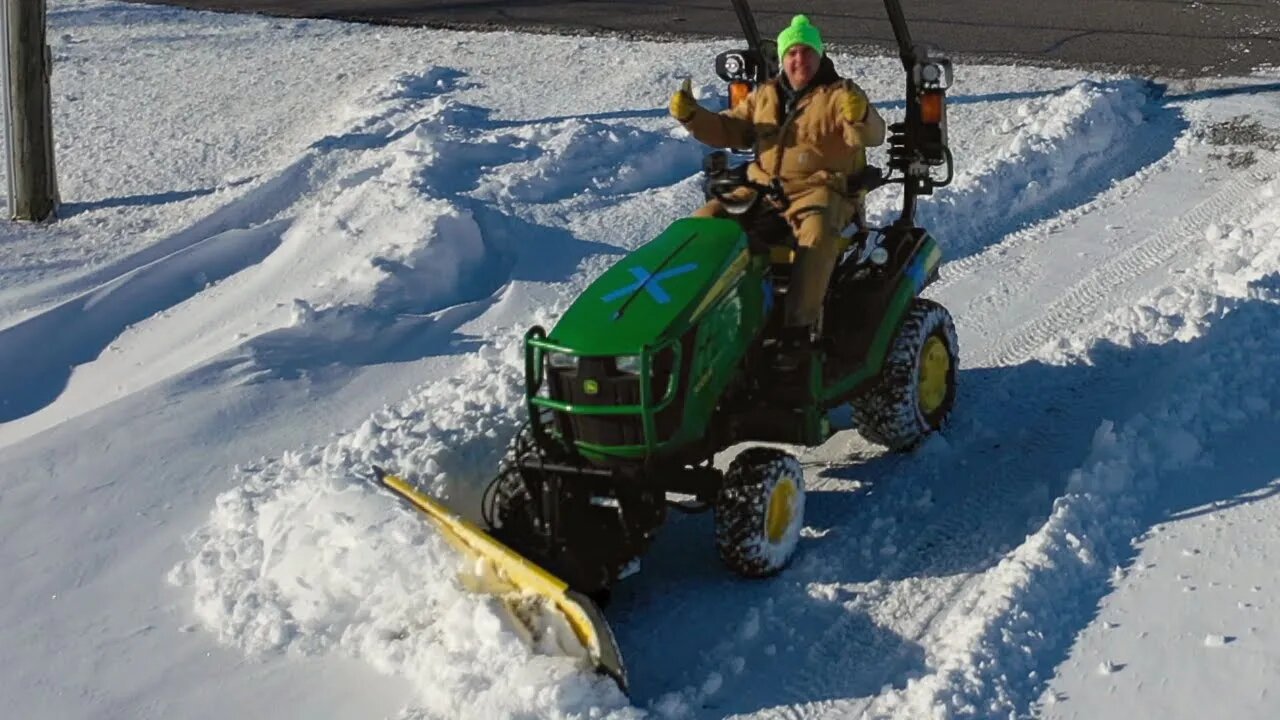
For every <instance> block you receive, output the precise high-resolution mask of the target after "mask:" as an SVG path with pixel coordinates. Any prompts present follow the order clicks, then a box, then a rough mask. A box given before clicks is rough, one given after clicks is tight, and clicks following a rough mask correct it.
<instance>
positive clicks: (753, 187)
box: [707, 177, 789, 217]
mask: <svg viewBox="0 0 1280 720" xmlns="http://www.w3.org/2000/svg"><path fill="white" fill-rule="evenodd" d="M743 188H746V189H747V190H750V191H751V194H750V195H749V196H747V197H737V196H736V194H737V192H738V191H739V190H741V189H743ZM707 194H708V195H710V196H711V197H713V198H715V199H716V200H718V201H719V202H720V204H721V205H722V206H724V211H725V212H726V213H728V214H730V215H733V216H734V217H740V216H743V215H750V214H752V213H754V212H755V211H756V210H758V209H759V208H760V204H761V202H762V201H768V203H769V205H770V206H772V207H773V208H776V209H777V210H785V209H786V208H787V205H788V204H789V201H788V200H787V194H786V193H784V192H783V191H782V181H780V180H778V179H777V178H774V179H773V182H772V183H770V184H768V185H765V184H763V183H758V182H755V181H753V180H747V179H746V178H737V177H718V178H714V179H712V180H711V181H710V182H708V183H707Z"/></svg>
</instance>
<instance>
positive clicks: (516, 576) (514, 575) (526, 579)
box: [373, 467, 627, 693]
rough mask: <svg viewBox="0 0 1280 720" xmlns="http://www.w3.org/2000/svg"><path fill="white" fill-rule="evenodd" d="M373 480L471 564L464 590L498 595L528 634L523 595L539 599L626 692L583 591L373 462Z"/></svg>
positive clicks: (596, 612) (607, 633) (604, 626)
mask: <svg viewBox="0 0 1280 720" xmlns="http://www.w3.org/2000/svg"><path fill="white" fill-rule="evenodd" d="M373 470H374V474H375V475H376V476H377V478H378V482H379V483H380V484H381V485H382V486H383V487H384V488H386V489H387V490H390V491H391V492H392V493H394V494H395V495H396V496H398V497H400V498H401V499H402V500H404V501H405V502H408V503H409V504H410V505H413V506H414V507H415V508H417V509H418V510H419V511H421V512H422V514H424V515H426V516H427V518H428V519H429V520H431V522H432V523H433V524H434V525H435V526H436V527H437V528H438V529H439V530H440V532H441V533H442V534H443V535H444V537H445V539H446V540H448V541H449V544H451V545H453V546H454V547H455V548H457V549H458V551H459V552H461V553H462V554H463V555H464V556H465V557H467V558H468V559H469V560H472V561H474V562H473V567H474V568H476V569H475V570H474V571H473V572H472V573H471V574H469V575H464V576H463V578H462V579H463V584H464V585H465V586H466V587H467V589H469V590H473V591H477V592H483V593H486V594H489V595H494V596H497V597H499V598H500V599H502V600H503V602H504V603H505V604H506V605H507V607H508V609H509V610H510V611H511V613H512V615H513V616H514V619H515V620H516V621H517V622H518V623H520V624H522V625H524V626H525V630H526V631H528V632H529V633H537V632H538V628H536V627H533V626H532V625H531V624H530V622H531V621H530V620H529V603H528V600H529V599H531V598H532V599H535V600H541V601H542V602H543V603H544V604H545V606H546V607H548V608H549V609H552V610H554V613H555V615H556V616H558V618H560V619H561V620H562V621H563V623H564V624H566V625H567V626H568V628H569V629H570V630H571V631H572V635H573V638H574V639H575V640H576V642H577V644H578V645H579V646H580V649H581V650H582V653H573V654H579V655H585V657H586V658H587V660H588V661H589V662H590V663H591V664H592V665H593V666H594V669H595V671H596V672H599V673H602V674H605V675H608V676H609V677H611V678H613V680H614V681H615V682H617V683H618V687H619V688H621V689H622V691H623V692H624V693H625V692H626V691H627V673H626V669H625V668H624V667H623V665H622V653H621V652H620V651H619V650H618V644H617V641H616V640H614V637H613V631H612V630H611V629H610V628H609V624H608V623H607V622H606V621H605V619H604V614H603V613H601V612H600V608H598V607H597V606H596V604H595V603H594V602H592V601H591V599H590V598H588V597H587V596H585V595H582V594H581V593H578V592H575V591H573V590H572V589H571V588H570V587H569V586H568V584H566V583H565V582H564V581H563V580H561V579H560V578H558V577H556V576H555V575H552V574H551V573H549V572H547V571H546V570H545V569H543V568H542V567H541V566H539V565H537V564H536V563H533V562H531V561H530V560H529V559H528V558H526V557H524V556H523V555H521V554H520V553H518V552H516V551H515V550H512V549H511V548H509V547H507V546H506V545H504V544H502V543H501V542H499V541H498V540H497V539H495V538H494V537H493V536H492V535H490V534H489V533H487V532H485V531H484V530H481V529H480V528H479V527H478V526H477V525H475V524H474V523H472V522H470V521H468V520H466V519H465V518H463V517H460V516H459V515H458V514H457V513H454V512H452V511H451V510H449V509H448V508H446V507H445V506H444V505H442V504H440V503H439V502H437V501H435V500H433V499H432V498H430V497H429V496H427V495H426V494H424V493H422V492H421V491H419V490H418V489H417V488H416V487H414V486H413V485H411V484H409V483H408V482H407V481H405V480H404V479H402V478H399V477H397V476H395V475H392V474H390V473H388V472H386V471H385V470H383V469H382V468H380V467H374V469H373ZM526 639H527V640H528V639H529V638H526Z"/></svg>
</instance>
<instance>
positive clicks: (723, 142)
mask: <svg viewBox="0 0 1280 720" xmlns="http://www.w3.org/2000/svg"><path fill="white" fill-rule="evenodd" d="M829 62H830V61H829V60H827V59H825V58H824V59H823V64H824V66H825V67H824V68H822V69H821V70H819V74H818V77H816V78H815V79H814V82H815V83H823V81H824V80H826V81H827V82H825V83H824V84H820V85H819V86H817V87H813V88H811V89H810V90H809V91H808V92H806V93H805V94H804V95H803V96H802V97H801V98H800V100H799V102H798V103H797V104H796V108H795V109H794V110H793V112H792V113H791V115H790V116H789V117H784V116H783V107H784V103H785V99H784V97H783V92H784V91H783V90H782V89H781V88H779V86H778V83H779V82H781V81H782V80H781V77H776V78H774V79H772V80H770V81H769V82H767V83H764V84H763V85H761V86H759V87H757V88H756V89H755V90H754V91H753V92H752V93H751V94H750V95H748V96H747V98H746V100H744V101H743V102H741V103H739V104H738V106H737V107H736V108H733V109H730V110H725V111H722V112H719V113H714V112H711V111H709V110H706V109H705V108H702V107H698V108H697V110H696V111H695V112H694V114H693V116H692V117H690V118H689V120H687V121H686V122H684V123H683V124H684V126H685V128H687V129H688V130H689V133H690V134H692V135H693V137H694V138H696V139H697V140H699V141H700V142H702V143H705V144H707V145H710V146H712V147H718V148H746V147H751V148H754V150H755V155H756V158H755V160H754V161H753V162H752V163H751V165H750V166H749V168H748V176H749V177H750V178H751V179H752V180H754V181H756V182H759V183H768V182H770V181H771V180H772V179H773V177H774V176H777V177H778V178H779V179H781V180H782V185H783V189H784V190H785V191H786V193H787V196H788V197H790V198H791V201H792V209H793V211H794V210H801V209H804V208H817V207H824V208H825V207H827V206H829V205H832V204H837V205H839V204H842V203H841V201H844V202H850V201H852V202H855V203H856V202H857V201H858V200H860V198H851V197H847V196H845V195H844V192H845V188H846V181H847V178H848V177H849V176H850V175H853V174H855V173H857V172H859V171H860V170H862V168H864V167H865V166H866V164H867V152H866V148H868V147H874V146H876V145H879V144H880V143H882V142H884V132H885V127H884V119H883V118H881V117H880V114H879V113H878V112H876V109H875V108H874V107H872V106H871V103H870V101H868V102H867V114H866V116H865V117H864V118H863V119H862V121H861V122H855V123H848V122H845V120H844V118H842V117H841V113H840V107H841V104H842V101H843V100H844V96H845V93H851V92H852V93H858V94H860V95H862V96H863V98H864V99H865V98H866V93H864V92H863V91H862V88H860V87H858V86H857V84H855V83H854V82H853V81H851V80H842V79H840V78H839V77H838V76H837V75H836V74H835V69H834V68H832V67H830V65H829ZM832 193H837V194H838V197H835V198H833V197H832ZM833 200H834V201H836V202H835V203H833V202H832V201H833Z"/></svg>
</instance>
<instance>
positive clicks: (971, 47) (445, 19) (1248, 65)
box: [162, 0, 1280, 77]
mask: <svg viewBox="0 0 1280 720" xmlns="http://www.w3.org/2000/svg"><path fill="white" fill-rule="evenodd" d="M162 1H164V2H167V3H168V4H172V5H181V6H185V7H191V8H197V9H204V10H223V11H232V12H256V13H265V14H270V15H280V16H287V17H322V18H334V19H343V20H356V21H361V22H372V23H387V24H399V25H422V26H427V27H446V28H457V29H495V28H506V29H518V30H531V31H538V32H557V33H589V34H614V35H621V36H626V37H647V38H665V37H673V36H674V37H708V36H713V37H732V36H737V35H739V34H740V32H739V30H738V23H737V19H736V16H735V15H734V13H733V9H732V6H731V5H730V3H729V1H728V0H716V1H714V2H713V1H712V0H699V1H697V2H682V3H677V2H654V1H652V0H648V1H645V2H637V1H634V0H502V1H499V0H477V1H475V2H456V1H455V2H450V1H449V0H162ZM902 5H903V8H904V11H905V14H906V16H907V19H908V21H909V24H910V27H911V32H912V34H913V36H914V38H915V39H916V40H917V41H926V42H928V43H929V44H932V45H935V46H937V47H939V48H942V49H944V50H946V51H948V52H949V53H951V54H952V56H953V57H956V58H981V59H989V60H995V61H1013V62H1020V63H1031V64H1038V65H1050V66H1061V65H1073V66H1084V67H1099V68H1110V69H1126V70H1130V71H1134V72H1139V73H1143V74H1149V75H1159V76H1171V77H1179V76H1181V77H1187V76H1213V75H1247V74H1249V73H1250V71H1251V70H1253V69H1254V68H1256V67H1259V66H1273V67H1280V0H1224V1H1221V2H1215V1H1204V0H970V1H969V2H961V1H960V0H902ZM752 7H753V9H754V11H755V15H756V21H757V23H758V24H759V26H760V29H761V31H762V32H763V33H764V35H765V36H766V37H772V36H773V35H775V34H776V33H777V32H778V31H779V30H781V29H782V27H784V26H785V25H786V23H787V21H788V20H789V19H790V17H791V16H792V15H793V14H795V13H797V12H803V13H805V14H807V15H808V16H809V17H810V18H811V19H812V20H813V22H814V23H815V24H816V25H818V26H819V27H820V28H821V29H822V31H823V36H824V39H826V40H827V42H829V43H834V44H836V45H837V46H839V47H841V48H844V49H852V50H878V51H883V50H884V49H887V48H890V47H891V46H892V42H893V34H892V31H891V30H890V28H889V23H888V20H887V18H886V14H885V10H884V5H883V3H882V2H881V1H880V0H792V1H790V2H782V1H781V0H755V2H753V3H752Z"/></svg>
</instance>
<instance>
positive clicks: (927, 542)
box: [797, 156, 1280, 718]
mask: <svg viewBox="0 0 1280 720" xmlns="http://www.w3.org/2000/svg"><path fill="white" fill-rule="evenodd" d="M1171 170H1174V169H1171ZM1278 172H1280V157H1275V156H1273V157H1272V158H1270V159H1269V160H1268V161H1267V162H1265V163H1263V164H1261V165H1260V166H1257V167H1255V168H1253V169H1252V170H1251V172H1249V173H1247V174H1246V175H1243V176H1241V177H1237V178H1235V179H1234V180H1232V181H1229V182H1227V183H1226V185H1225V186H1224V187H1222V188H1220V189H1219V190H1217V191H1216V192H1215V193H1214V194H1213V195H1212V196H1210V197H1209V198H1208V199H1206V200H1204V201H1202V202H1200V203H1199V204H1197V205H1196V206H1194V207H1193V208H1192V209H1191V210H1189V211H1187V212H1186V213H1184V214H1182V215H1180V216H1178V217H1176V218H1173V219H1171V220H1169V221H1167V222H1166V223H1165V224H1164V225H1163V226H1162V227H1161V228H1160V229H1158V230H1157V231H1155V232H1153V233H1150V234H1148V235H1146V236H1145V237H1144V238H1143V239H1142V240H1140V241H1139V242H1138V243H1137V244H1135V245H1132V246H1130V247H1129V248H1128V249H1127V250H1125V251H1123V252H1121V253H1120V254H1119V255H1118V256H1117V257H1116V258H1114V259H1113V260H1109V261H1105V262H1103V263H1101V264H1099V265H1096V266H1094V267H1093V269H1092V270H1091V271H1090V272H1089V273H1087V274H1086V275H1085V276H1084V277H1083V278H1081V279H1080V280H1079V281H1077V282H1076V283H1074V284H1073V285H1072V286H1071V287H1070V289H1069V290H1068V291H1067V292H1066V293H1065V294H1063V295H1061V296H1059V297H1058V298H1057V299H1056V300H1054V301H1053V302H1052V303H1050V304H1049V305H1047V306H1046V307H1045V308H1044V310H1043V311H1042V312H1041V314H1040V315H1039V316H1038V317H1036V318H1035V319H1034V320H1032V321H1030V322H1027V323H1024V324H1023V325H1022V326H1021V327H1020V328H1019V329H1018V330H1017V331H1015V333H1013V334H1012V335H1011V336H1009V337H1006V338H1003V339H1002V340H1000V341H998V342H997V343H996V344H995V345H994V346H993V347H990V348H989V349H988V350H987V351H986V352H985V353H983V354H981V355H980V356H979V357H980V358H981V359H980V360H979V362H978V365H977V366H978V367H1008V366H1011V365H1015V364H1017V363H1022V362H1025V361H1026V360H1028V359H1030V358H1031V357H1033V356H1034V354H1035V352H1036V351H1037V350H1039V349H1040V348H1042V347H1043V346H1044V345H1045V344H1046V343H1047V342H1049V341H1050V340H1052V339H1053V338H1054V337H1058V336H1061V335H1062V334H1064V333H1068V332H1069V331H1071V330H1073V329H1075V328H1079V327H1081V326H1084V325H1086V324H1087V323H1088V322H1089V321H1091V320H1096V319H1097V318H1096V316H1097V314H1098V313H1099V311H1100V310H1102V309H1103V306H1104V302H1106V303H1111V304H1114V301H1115V300H1116V299H1117V296H1119V297H1120V298H1121V299H1127V298H1126V297H1125V290H1126V289H1128V288H1129V287H1130V286H1131V285H1132V284H1133V283H1134V281H1136V280H1137V279H1139V278H1141V277H1142V276H1144V275H1146V274H1148V273H1151V272H1154V271H1156V270H1158V269H1159V268H1161V267H1163V266H1165V265H1167V264H1168V263H1169V262H1170V261H1172V260H1173V259H1174V258H1176V257H1177V256H1178V255H1179V253H1180V252H1182V251H1184V250H1186V249H1187V248H1188V247H1190V246H1191V245H1192V244H1193V243H1195V242H1196V241H1198V240H1200V239H1202V238H1203V233H1204V228H1205V227H1207V226H1208V225H1210V224H1213V223H1215V222H1220V221H1223V220H1227V219H1234V218H1238V217H1241V216H1242V215H1245V214H1248V213H1251V212H1255V211H1256V210H1257V209H1258V208H1260V207H1261V205H1262V201H1261V199H1260V198H1259V197H1258V195H1257V192H1256V190H1257V189H1258V188H1260V187H1261V186H1262V185H1264V184H1265V183H1266V182H1268V181H1269V180H1270V179H1271V178H1273V177H1275V175H1276V174H1277V173H1278ZM1148 191H1149V190H1148ZM1015 275H1016V273H1015ZM1003 296H1004V297H1008V296H1009V295H1008V294H1007V293H1006V294H1004V295H1003ZM1051 377H1057V378H1058V379H1060V382H1057V383H1055V384H1054V385H1046V384H1043V383H1041V384H1039V385H1037V391H1038V396H1037V397H1036V398H1031V399H1026V398H1022V399H1019V398H1018V396H1017V395H1016V390H1017V389H1018V388H1016V387H1014V388H1005V387H1004V386H1005V385H1008V384H1010V383H1008V382H1005V383H1000V384H999V385H1000V388H999V389H1001V390H1012V391H1014V394H1012V396H1006V397H1001V398H997V399H996V400H995V401H988V402H987V403H986V404H988V405H990V406H992V407H993V409H996V408H999V409H1000V411H1001V412H1002V413H1003V414H1004V415H1005V416H1006V422H1004V423H1002V425H1004V426H1007V427H1009V428H1018V427H1023V426H1024V425H1025V426H1026V429H1025V430H1024V432H1023V434H1022V436H1023V437H1024V438H1028V439H1029V440H1030V442H1028V443H1024V444H1020V445H1018V447H1017V449H1016V450H1013V451H997V450H992V451H988V450H985V449H977V450H968V451H966V450H965V448H964V446H963V445H962V446H961V447H960V449H959V453H960V454H959V455H957V456H955V457H946V458H945V460H946V461H948V462H953V461H955V460H959V459H964V458H965V457H966V456H968V457H967V460H968V462H969V463H970V464H971V465H972V464H975V463H978V462H982V463H984V467H983V468H982V469H981V470H979V471H977V472H976V473H974V472H972V471H971V473H970V475H971V476H972V477H975V478H976V479H978V482H976V483H973V484H972V485H968V486H966V487H965V489H964V491H963V492H954V491H953V492H950V493H947V494H946V496H947V497H950V498H951V499H953V500H955V501H956V502H957V503H958V504H951V505H947V506H946V509H945V510H944V511H941V512H937V513H934V514H933V515H932V516H931V517H930V519H929V520H928V521H927V522H926V523H925V524H924V525H923V527H924V532H923V533H921V534H919V535H918V536H917V537H916V538H915V540H914V542H912V543H911V544H910V545H909V546H907V547H906V548H905V549H904V550H902V551H901V552H899V553H898V556H897V559H896V560H895V562H894V563H893V564H892V565H891V566H890V567H888V568H886V570H885V572H884V573H882V574H881V578H882V579H885V578H902V579H900V580H898V581H897V582H896V585H893V586H891V587H890V589H889V591H888V592H886V593H884V594H882V595H878V596H873V597H872V598H871V600H870V602H865V603H861V604H858V605H857V609H856V610H855V611H854V612H851V613H849V614H847V615H845V616H843V618H842V620H841V622H840V623H839V626H838V627H835V628H832V629H831V631H830V632H829V633H827V634H826V635H824V636H823V638H822V641H821V642H820V643H819V644H818V645H816V646H815V647H814V649H813V650H812V651H811V653H810V656H809V665H810V667H828V668H833V670H831V671H830V672H829V673H826V674H825V675H826V677H828V678H839V677H842V676H849V675H851V674H855V673H859V672H864V671H865V669H866V666H867V664H866V663H865V662H862V661H861V658H859V657H856V656H853V657H851V656H850V654H849V653H848V648H850V647H857V640H858V639H859V638H860V637H861V634H860V629H861V628H860V625H858V626H855V625H856V623H855V621H860V620H861V615H862V612H874V611H877V610H880V611H885V610H887V611H888V612H885V613H883V615H882V616H881V620H882V621H883V622H886V623H888V624H890V625H891V626H892V629H893V630H894V631H895V632H897V633H899V634H900V635H901V636H902V637H903V639H904V640H906V641H908V642H907V643H906V644H904V646H903V647H906V646H907V645H921V646H924V647H926V649H927V647H928V646H929V644H930V643H928V642H926V641H927V639H928V638H929V636H930V635H931V634H932V633H933V632H934V629H935V627H936V625H937V623H938V621H939V620H940V619H941V618H943V617H946V616H947V615H948V614H949V613H950V612H952V611H954V610H955V608H958V607H961V606H963V604H964V603H963V602H962V598H964V597H967V596H968V595H970V594H971V593H973V592H976V591H977V590H976V589H977V588H979V587H980V586H981V585H982V583H983V580H984V579H985V568H982V569H979V570H977V571H976V572H975V571H972V570H967V569H966V568H964V567H953V566H949V563H954V562H955V561H956V560H957V559H961V560H962V561H963V559H966V558H973V557H975V556H978V555H982V554H986V553H984V548H983V546H988V547H989V545H990V543H989V542H987V538H990V537H992V536H993V535H995V536H998V535H1000V534H1004V535H1008V532H1005V533H999V532H998V531H996V530H993V529H992V528H991V527H990V526H991V525H992V524H1000V523H1001V521H1002V520H1003V519H1004V515H1002V514H999V513H996V514H993V513H992V512H991V511H992V509H993V508H1008V507H1011V506H1014V507H1025V506H1026V504H1027V499H1026V497H1027V495H1028V488H1027V487H1026V485H1024V484H1021V483H1019V482H1017V481H1018V480H1020V479H1024V478H1026V476H1027V472H1026V471H1025V469H1024V466H1025V465H1026V463H1027V460H1026V458H1028V457H1030V458H1036V457H1039V456H1042V455H1044V453H1042V452H1040V450H1041V449H1043V448H1052V447H1055V446H1059V445H1060V444H1061V443H1060V442H1059V441H1060V440H1061V436H1062V434H1063V433H1065V432H1067V430H1064V429H1063V427H1062V426H1063V425H1064V418H1063V417H1062V416H1061V415H1060V414H1055V413H1047V412H1046V411H1045V409H1044V407H1043V405H1042V404H1041V402H1042V399H1043V398H1044V397H1045V396H1047V397H1048V398H1063V397H1065V396H1066V395H1068V394H1074V395H1075V397H1070V398H1068V402H1069V403H1071V404H1072V410H1071V411H1068V413H1067V414H1068V416H1069V417H1076V418H1096V414H1095V413H1093V412H1091V411H1090V407H1091V406H1093V405H1101V404H1103V402H1104V401H1103V400H1102V398H1104V397H1106V396H1110V395H1113V394H1114V393H1112V392H1108V391H1109V390H1115V391H1117V392H1119V391H1120V390H1121V389H1123V388H1124V387H1126V386H1127V385H1128V384H1129V383H1127V382H1126V381H1127V380H1128V379H1129V378H1118V377H1114V376H1113V377H1102V378H1097V377H1096V376H1093V375H1091V374H1086V375H1085V376H1084V377H1078V378H1077V377H1064V376H1051ZM1006 379H1007V378H1006ZM1098 380H1101V381H1102V382H1104V383H1105V384H1106V387H1099V386H1098V385H1097V384H1096V381H1098ZM1080 381H1085V382H1088V381H1094V382H1089V383H1088V386H1089V391H1088V392H1087V393H1085V392H1083V388H1082V387H1075V386H1076V385H1077V384H1078V383H1079V382H1080ZM1073 390H1079V391H1081V392H1078V393H1072V391H1073ZM1045 391H1047V392H1045ZM1089 397H1093V398H1098V399H1097V400H1094V401H1093V403H1090V402H1089V401H1088V398H1089ZM978 407H980V405H979V406H978ZM1008 417H1012V418H1014V419H1015V420H1017V419H1021V420H1022V422H1017V421H1015V420H1007V418H1008ZM1028 418H1030V423H1029V424H1028V423H1026V420H1027V419H1028ZM971 439H973V440H979V441H981V440H982V438H980V437H973V438H971ZM988 459H992V460H993V462H992V463H991V464H990V465H985V461H986V460H988ZM925 464H926V467H925V468H922V469H923V470H924V472H922V473H917V477H923V478H926V479H927V481H928V485H929V486H931V487H935V488H936V487H942V486H944V485H945V484H946V483H947V480H946V478H947V473H948V468H946V467H929V465H930V464H932V461H931V460H930V459H926V460H925ZM1063 470H1064V472H1065V471H1067V470H1070V468H1064V469H1063ZM961 474H963V473H961ZM940 484H942V485H940ZM945 489H949V488H945V487H944V490H945ZM1050 495H1051V496H1056V495H1055V494H1053V493H1051V494H1050ZM898 509H899V508H898V507H896V506H895V507H892V508H890V511H896V510H898ZM944 548H945V549H946V550H947V552H945V553H943V554H942V555H941V556H939V554H938V553H939V551H940V550H941V549H944ZM1002 554H1003V553H1001V552H998V553H996V556H989V557H988V562H989V563H990V564H994V562H995V561H996V560H998V557H999V556H1000V555H1002ZM913 566H915V567H913ZM988 566H989V565H988ZM912 575H914V576H916V577H929V578H930V584H929V586H928V587H927V588H922V587H920V586H919V583H913V582H908V581H905V579H906V578H907V577H910V576H912ZM922 590H927V592H924V593H922V592H921V591H922ZM882 660H883V659H882ZM880 667H882V668H883V672H881V674H880V677H881V678H882V679H883V682H881V683H879V685H881V686H883V685H888V684H889V683H890V682H891V681H892V680H893V679H894V678H895V677H901V676H902V675H904V674H908V673H911V672H912V670H911V669H910V668H906V667H904V658H903V657H895V658H891V659H890V660H889V661H888V662H882V663H880ZM801 684H802V685H803V686H805V689H804V692H809V693H812V694H815V695H818V696H822V695H830V694H832V687H831V682H830V681H825V682H824V681H822V680H821V679H820V678H818V677H815V676H811V675H805V676H804V682H802V683H801ZM875 699H876V698H875V696H872V697H861V698H856V699H853V698H851V699H848V700H845V701H830V702H822V703H815V704H813V705H812V706H810V707H809V708H808V709H807V710H806V711H805V712H802V713H800V715H798V716H797V717H805V718H843V717H857V716H860V715H862V714H863V713H864V712H865V711H867V710H868V708H869V707H870V706H871V704H872V702H874V700H875Z"/></svg>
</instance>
